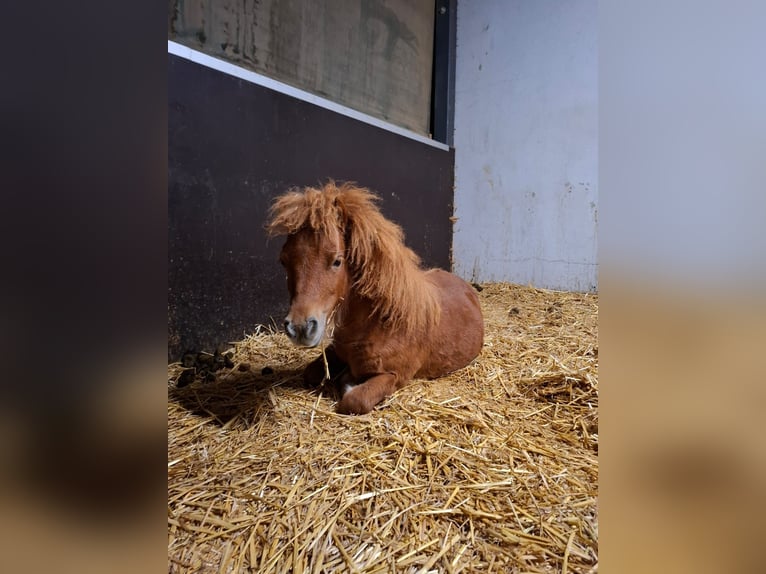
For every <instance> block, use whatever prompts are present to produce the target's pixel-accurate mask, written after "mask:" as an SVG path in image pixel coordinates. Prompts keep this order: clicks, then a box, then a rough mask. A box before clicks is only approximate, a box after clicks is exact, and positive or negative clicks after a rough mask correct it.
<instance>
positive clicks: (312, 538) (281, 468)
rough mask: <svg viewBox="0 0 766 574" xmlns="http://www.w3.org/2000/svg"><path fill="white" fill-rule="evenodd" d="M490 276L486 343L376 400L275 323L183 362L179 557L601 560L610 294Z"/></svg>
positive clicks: (231, 568)
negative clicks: (357, 412) (356, 409)
mask: <svg viewBox="0 0 766 574" xmlns="http://www.w3.org/2000/svg"><path fill="white" fill-rule="evenodd" d="M482 287H483V290H482V291H481V292H480V293H479V297H480V299H481V303H482V308H483V312H484V317H485V323H486V334H485V345H484V348H483V351H482V353H481V355H480V357H479V358H478V359H477V360H476V361H474V362H473V363H472V364H471V365H469V366H468V367H466V368H464V369H461V370H460V371H458V372H456V373H453V374H451V375H449V376H447V377H443V378H441V379H438V380H434V381H422V380H417V381H413V382H412V383H411V384H410V385H409V386H408V387H406V388H404V389H402V390H400V391H398V392H397V393H396V394H395V395H394V396H393V397H391V398H389V399H387V400H386V401H384V403H383V404H381V405H379V406H378V408H376V409H375V410H374V411H373V412H372V413H369V414H367V415H363V416H353V417H350V416H344V415H339V414H337V413H335V411H334V409H335V406H336V401H337V400H338V398H339V397H337V396H334V395H332V394H329V395H328V392H329V389H327V390H325V391H322V390H321V389H318V390H313V389H308V388H306V387H304V385H303V380H302V369H303V368H304V367H305V365H306V364H307V363H308V362H310V361H311V360H314V359H315V358H317V357H318V356H321V350H320V349H316V350H303V349H300V348H297V347H295V346H293V345H292V344H291V343H290V342H289V341H288V340H287V338H286V337H285V336H284V335H283V334H280V333H275V332H273V331H270V330H269V329H266V328H260V329H258V330H257V332H256V333H255V334H253V335H251V336H248V337H246V338H245V339H244V340H242V341H237V342H233V343H232V344H231V349H230V351H231V353H232V357H231V358H232V364H233V365H234V367H232V368H224V369H221V370H220V371H217V372H216V379H215V381H213V382H209V381H208V382H206V381H204V380H200V379H199V378H198V379H197V380H195V381H194V382H192V383H191V384H189V385H188V386H185V387H183V388H176V386H175V383H174V381H175V379H176V378H177V377H178V376H179V375H180V374H181V372H183V371H184V368H183V366H182V365H180V364H173V365H170V366H169V367H168V374H169V379H170V382H169V388H168V571H169V572H173V573H176V572H177V573H182V572H190V571H193V572H264V573H266V574H272V573H275V574H276V573H280V572H288V571H290V572H359V573H363V572H364V573H368V572H405V573H412V574H414V573H417V572H455V573H457V572H461V573H467V574H472V573H478V572H488V571H492V572H504V571H516V572H530V573H533V572H534V573H542V572H567V573H570V574H571V573H573V572H576V573H579V572H583V573H584V572H589V571H592V572H596V571H597V569H598V534H597V533H598V515H597V499H598V490H597V483H598V460H597V456H598V339H597V335H598V331H597V315H598V299H597V296H595V295H591V294H579V293H561V292H554V291H547V290H542V289H533V288H529V287H522V286H518V285H509V284H486V285H483V286H482ZM243 366H244V368H245V369H246V370H241V369H242V368H243ZM265 367H269V368H270V369H271V371H273V372H272V373H271V374H269V373H270V371H269V369H265Z"/></svg>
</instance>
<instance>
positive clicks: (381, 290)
mask: <svg viewBox="0 0 766 574" xmlns="http://www.w3.org/2000/svg"><path fill="white" fill-rule="evenodd" d="M377 200H378V198H377V197H376V196H375V195H374V194H372V193H371V192H370V191H369V190H367V189H364V188H359V187H356V186H354V185H352V184H349V183H344V184H337V185H336V184H335V182H332V181H331V182H329V183H327V184H326V185H324V186H323V187H322V188H321V189H315V188H310V187H307V188H304V189H303V190H301V191H299V190H291V191H288V192H287V193H285V194H284V195H282V196H280V197H278V198H277V199H276V201H275V202H274V204H273V205H272V207H271V221H270V223H269V225H268V228H267V229H268V232H269V234H270V235H287V241H286V242H285V244H284V247H282V252H281V254H280V261H281V263H282V265H283V266H284V267H285V270H286V271H287V288H288V290H289V292H290V311H289V312H288V314H287V317H285V323H284V325H285V331H286V332H287V335H288V336H289V337H290V339H291V340H292V341H293V342H294V343H295V344H297V345H302V346H306V347H314V346H316V345H318V344H319V343H320V342H321V341H322V338H323V337H324V334H325V331H326V329H327V328H328V327H330V328H332V326H334V325H335V324H337V323H338V321H339V320H340V316H339V315H340V311H339V309H340V307H341V304H342V302H343V301H344V299H345V298H346V297H348V294H349V291H350V290H351V289H352V288H353V289H354V291H355V293H356V294H358V295H360V296H362V297H364V298H367V299H369V301H370V302H371V305H372V310H373V314H378V316H379V317H383V318H385V320H386V321H388V323H389V324H390V325H391V327H392V328H403V329H405V330H408V331H410V330H415V329H418V328H427V327H428V326H429V325H430V324H432V323H433V321H435V320H436V318H437V317H438V306H437V304H436V300H435V299H434V297H433V294H432V293H431V290H430V289H429V288H428V287H427V286H424V285H423V284H422V278H421V275H422V273H421V272H420V270H419V262H420V260H419V258H418V257H417V255H415V253H413V252H412V251H411V250H410V249H408V248H407V247H406V246H405V245H404V243H403V233H402V230H401V228H400V227H399V226H398V225H396V224H395V223H392V222H390V221H388V220H387V219H386V218H385V217H383V215H382V214H381V213H380V211H379V210H378V207H377V205H376V202H377Z"/></svg>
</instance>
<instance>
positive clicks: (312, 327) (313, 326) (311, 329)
mask: <svg viewBox="0 0 766 574" xmlns="http://www.w3.org/2000/svg"><path fill="white" fill-rule="evenodd" d="M317 327H319V321H317V320H316V319H314V317H309V318H308V319H307V320H306V335H308V336H309V337H313V336H314V333H316V330H317Z"/></svg>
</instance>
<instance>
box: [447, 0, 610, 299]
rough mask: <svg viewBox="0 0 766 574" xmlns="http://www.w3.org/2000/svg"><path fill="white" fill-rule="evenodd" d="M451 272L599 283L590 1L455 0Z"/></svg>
mask: <svg viewBox="0 0 766 574" xmlns="http://www.w3.org/2000/svg"><path fill="white" fill-rule="evenodd" d="M456 54H457V60H456V87H455V134H454V136H455V139H454V141H455V216H456V217H457V218H458V219H457V222H456V224H455V235H454V245H453V263H454V269H455V271H456V272H457V273H458V274H459V275H460V276H462V277H464V278H466V279H471V280H474V281H511V282H515V283H522V284H532V285H535V286H538V287H544V288H553V289H564V290H574V291H595V290H596V289H597V270H598V267H597V263H596V248H597V245H596V231H597V220H598V147H597V130H598V121H597V119H598V116H597V104H598V101H597V97H598V91H597V90H598V85H597V84H598V76H597V65H598V61H597V10H596V1H595V0H545V1H543V2H530V1H519V0H495V1H490V0H486V1H484V2H458V20H457V50H456Z"/></svg>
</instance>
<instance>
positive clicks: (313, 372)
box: [303, 357, 325, 387]
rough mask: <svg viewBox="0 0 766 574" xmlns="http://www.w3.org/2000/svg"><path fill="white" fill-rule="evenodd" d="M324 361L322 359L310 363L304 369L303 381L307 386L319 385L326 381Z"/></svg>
mask: <svg viewBox="0 0 766 574" xmlns="http://www.w3.org/2000/svg"><path fill="white" fill-rule="evenodd" d="M324 374H325V373H324V363H323V362H322V360H321V357H320V360H319V361H313V362H311V363H309V365H308V366H307V367H306V369H305V370H304V371H303V382H304V384H305V385H306V386H307V387H318V386H319V385H320V384H321V383H322V381H324Z"/></svg>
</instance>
